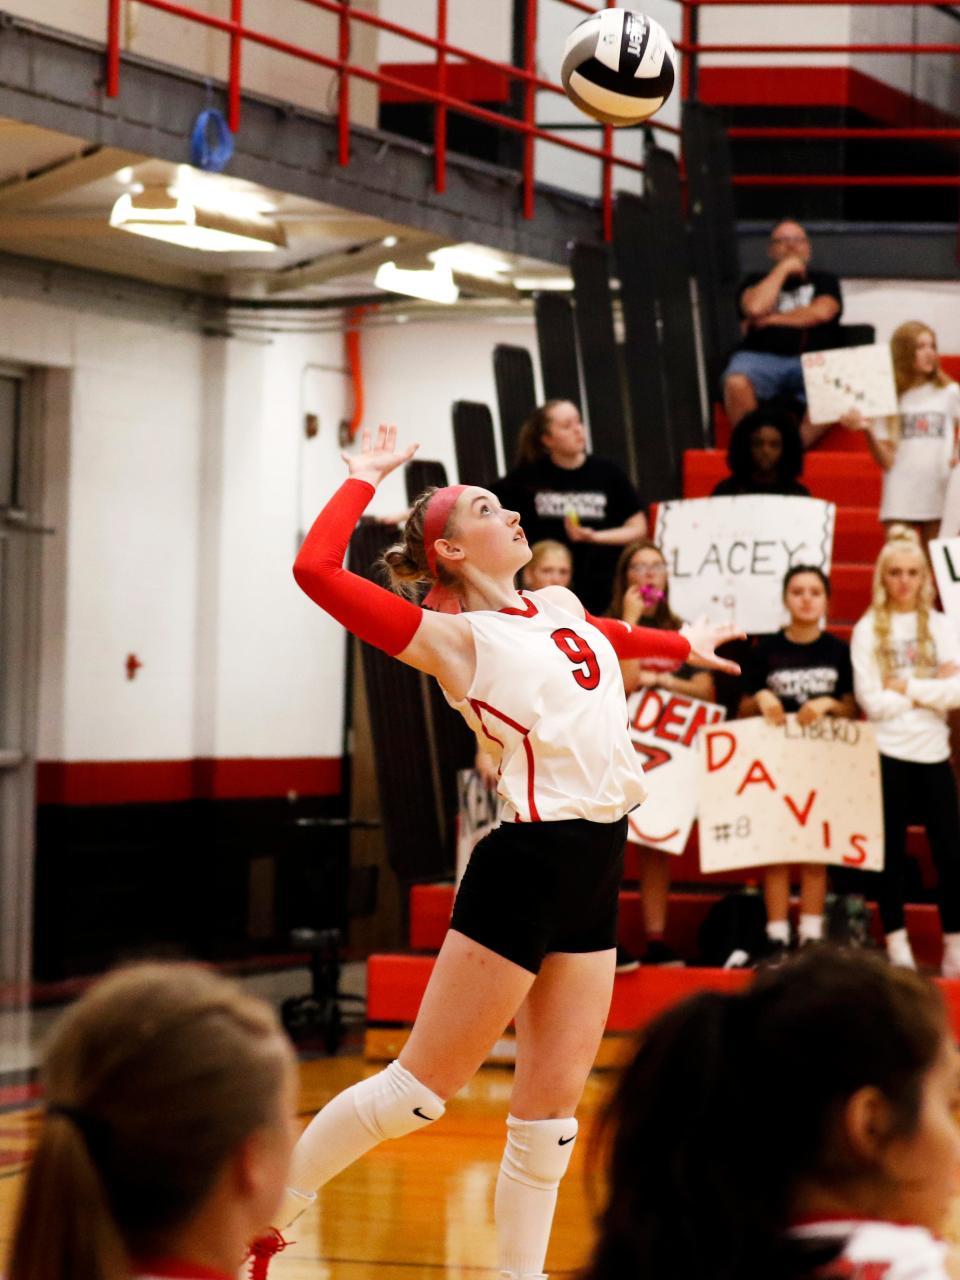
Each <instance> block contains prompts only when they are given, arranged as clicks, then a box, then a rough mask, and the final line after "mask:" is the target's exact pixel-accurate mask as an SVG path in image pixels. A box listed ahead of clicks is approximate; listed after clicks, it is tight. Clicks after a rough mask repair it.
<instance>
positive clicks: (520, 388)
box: [493, 343, 537, 471]
mask: <svg viewBox="0 0 960 1280" xmlns="http://www.w3.org/2000/svg"><path fill="white" fill-rule="evenodd" d="M493 376H494V381H495V382H496V386H497V404H498V406H499V409H500V438H501V440H502V441H503V460H504V463H505V465H506V468H507V470H508V471H509V470H510V468H511V467H512V466H513V465H514V462H515V460H516V454H517V440H518V438H519V435H520V428H521V426H522V425H523V422H524V419H525V418H528V417H529V416H530V414H531V413H533V411H534V409H535V408H536V407H537V387H536V381H535V379H534V376H533V361H532V360H531V358H530V352H529V351H528V350H527V349H526V347H511V346H508V345H507V344H506V343H499V344H498V345H497V346H495V347H494V349H493Z"/></svg>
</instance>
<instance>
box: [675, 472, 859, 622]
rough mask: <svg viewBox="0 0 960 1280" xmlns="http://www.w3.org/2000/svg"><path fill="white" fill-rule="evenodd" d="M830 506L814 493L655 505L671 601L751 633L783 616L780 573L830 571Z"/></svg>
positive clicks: (678, 608)
mask: <svg viewBox="0 0 960 1280" xmlns="http://www.w3.org/2000/svg"><path fill="white" fill-rule="evenodd" d="M835 518H836V508H835V507H834V506H833V504H832V503H830V502H821V501H820V500H819V499H818V498H784V497H780V496H775V495H767V494H764V495H760V494H746V495H744V496H743V497H737V498H688V499H686V500H684V501H680V502H664V503H661V505H660V509H659V514H658V516H657V543H658V545H659V547H660V550H661V551H662V552H663V554H664V556H665V558H666V561H667V565H668V566H669V570H670V606H671V608H672V609H673V610H674V612H675V613H678V614H679V615H680V617H681V618H687V619H690V620H693V619H694V618H699V617H702V616H704V615H706V617H708V618H709V619H710V621H711V622H732V623H734V624H735V625H736V626H738V627H740V628H742V629H743V630H744V631H746V632H749V633H750V634H751V635H761V634H763V633H765V632H771V631H779V629H780V627H781V626H782V625H783V622H784V618H785V615H784V609H783V599H782V594H783V576H784V574H785V573H786V572H787V570H788V569H789V568H790V566H791V565H793V564H810V565H816V566H817V567H818V568H820V569H822V570H823V572H824V573H829V572H830V559H831V555H832V553H833V528H834V521H835Z"/></svg>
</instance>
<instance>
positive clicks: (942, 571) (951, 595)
mask: <svg viewBox="0 0 960 1280" xmlns="http://www.w3.org/2000/svg"><path fill="white" fill-rule="evenodd" d="M929 551H930V563H931V564H932V565H933V573H934V576H935V578H936V579H937V590H938V591H939V592H940V602H941V604H942V605H943V611H944V613H945V614H946V615H947V617H948V618H952V619H953V620H954V622H958V623H960V538H935V539H934V540H933V541H932V542H931V543H930V544H929Z"/></svg>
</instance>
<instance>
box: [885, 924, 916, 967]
mask: <svg viewBox="0 0 960 1280" xmlns="http://www.w3.org/2000/svg"><path fill="white" fill-rule="evenodd" d="M887 959H888V960H889V961H890V963H891V964H893V965H896V966H897V968H898V969H914V970H916V967H917V962H916V960H915V959H914V958H913V950H912V948H911V946H910V939H909V938H908V937H907V931H906V929H896V930H895V931H894V932H893V933H888V934H887Z"/></svg>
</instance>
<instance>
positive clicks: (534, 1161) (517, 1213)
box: [493, 1116, 577, 1280]
mask: <svg viewBox="0 0 960 1280" xmlns="http://www.w3.org/2000/svg"><path fill="white" fill-rule="evenodd" d="M576 1136H577V1122H576V1120H575V1119H573V1118H572V1117H568V1118H567V1119H563V1120H518V1119H517V1118H516V1116H507V1144H506V1147H505V1148H504V1152H503V1159H502V1161H501V1162H500V1174H499V1177H498V1178H497V1193H496V1197H495V1200H494V1210H493V1216H494V1219H495V1221H496V1224H497V1266H498V1267H499V1268H500V1272H501V1275H508V1276H510V1277H526V1278H527V1280H532V1277H535V1276H542V1275H543V1264H544V1261H545V1259H546V1256H547V1244H548V1243H549V1241H550V1228H551V1227H552V1226H553V1214H554V1210H555V1209H556V1207H557V1190H558V1188H559V1186H560V1179H561V1178H562V1177H563V1175H564V1174H565V1173H566V1171H567V1166H568V1164H569V1163H570V1156H571V1155H572V1153H573V1147H574V1145H575V1144H574V1141H573V1140H574V1138H576Z"/></svg>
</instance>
